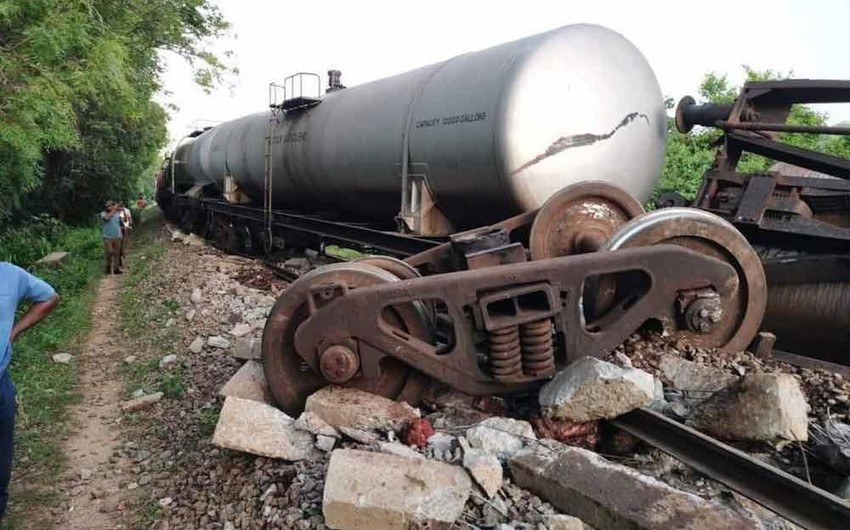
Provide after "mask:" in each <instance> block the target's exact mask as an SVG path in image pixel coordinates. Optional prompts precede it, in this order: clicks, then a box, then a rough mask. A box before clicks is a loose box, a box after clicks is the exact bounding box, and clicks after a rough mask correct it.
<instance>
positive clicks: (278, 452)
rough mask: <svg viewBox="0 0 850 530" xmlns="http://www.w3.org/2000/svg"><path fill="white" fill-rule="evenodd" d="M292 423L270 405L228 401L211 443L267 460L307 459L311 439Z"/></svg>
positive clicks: (245, 401)
mask: <svg viewBox="0 0 850 530" xmlns="http://www.w3.org/2000/svg"><path fill="white" fill-rule="evenodd" d="M292 423H293V420H292V418H290V417H289V416H287V415H286V414H284V413H283V412H281V411H280V410H278V409H276V408H274V407H272V406H270V405H266V404H265V403H260V402H258V401H251V400H248V399H240V398H235V397H228V398H227V399H225V401H224V406H223V407H222V409H221V415H220V416H219V418H218V424H217V425H216V428H215V434H214V435H213V443H214V444H215V445H217V446H219V447H225V448H227V449H234V450H236V451H243V452H246V453H252V454H255V455H260V456H267V457H269V458H282V459H284V460H303V459H305V458H310V457H311V456H312V455H313V436H312V435H311V434H309V433H306V432H304V431H299V430H297V429H296V428H295V427H293V426H292Z"/></svg>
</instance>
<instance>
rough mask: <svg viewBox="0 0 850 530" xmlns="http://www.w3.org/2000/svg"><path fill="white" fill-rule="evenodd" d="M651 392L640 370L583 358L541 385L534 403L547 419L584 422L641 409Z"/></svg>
mask: <svg viewBox="0 0 850 530" xmlns="http://www.w3.org/2000/svg"><path fill="white" fill-rule="evenodd" d="M654 389H655V382H654V378H653V377H652V375H651V374H648V373H646V372H644V371H643V370H638V369H636V368H622V367H619V366H616V365H614V364H611V363H607V362H605V361H601V360H599V359H596V358H594V357H583V358H581V359H579V360H578V361H576V362H574V363H573V364H571V365H569V366H568V367H567V368H566V369H564V370H562V371H560V372H559V373H558V374H557V375H555V378H554V379H552V380H551V381H549V382H548V383H546V384H545V385H543V387H542V388H541V389H540V395H539V397H538V401H539V403H540V407H541V408H542V409H543V413H544V415H546V416H547V417H550V418H554V419H559V420H569V421H574V422H585V421H592V420H599V419H605V418H616V417H617V416H620V415H621V414H625V413H626V412H629V411H631V410H634V409H636V408H639V407H642V406H644V405H646V404H648V403H649V402H650V401H652V398H653V393H654Z"/></svg>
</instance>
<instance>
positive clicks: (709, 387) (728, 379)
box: [658, 355, 738, 401]
mask: <svg viewBox="0 0 850 530" xmlns="http://www.w3.org/2000/svg"><path fill="white" fill-rule="evenodd" d="M658 367H659V368H660V369H661V374H662V375H663V377H664V379H665V380H666V381H668V382H669V383H670V384H671V385H672V386H673V388H675V389H676V390H682V391H683V392H685V393H686V394H687V396H688V398H689V399H693V400H698V401H701V400H705V399H708V398H710V397H711V396H712V394H714V393H715V392H718V391H720V390H723V389H724V388H726V387H727V386H729V385H731V384H733V383H735V382H736V381H737V380H738V378H737V377H735V376H734V375H732V374H729V373H727V372H725V371H723V370H720V369H718V368H714V367H712V366H707V365H705V364H701V363H695V362H693V361H688V360H687V359H682V358H681V357H676V356H675V355H662V356H661V358H659V360H658Z"/></svg>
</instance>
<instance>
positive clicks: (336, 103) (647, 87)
mask: <svg viewBox="0 0 850 530" xmlns="http://www.w3.org/2000/svg"><path fill="white" fill-rule="evenodd" d="M331 73H333V74H334V75H332V76H331V86H330V88H329V91H328V92H327V93H326V94H324V95H322V96H321V97H319V96H318V95H315V96H314V97H311V96H310V95H306V94H303V93H297V92H293V91H289V93H288V94H287V95H286V97H285V98H284V100H283V102H282V103H281V104H280V105H273V106H272V108H270V109H269V110H266V111H263V112H258V113H256V114H252V115H249V116H245V117H242V118H239V119H236V120H233V121H229V122H226V123H222V124H220V125H218V126H216V127H213V128H210V129H208V130H205V131H202V132H199V133H197V134H195V135H193V136H192V137H191V138H188V139H186V140H185V141H183V142H182V143H181V144H180V145H179V146H178V147H177V149H176V150H175V152H174V153H173V158H172V160H171V161H170V163H169V164H167V165H166V175H165V176H164V179H163V183H164V184H165V187H166V188H167V189H166V190H164V191H167V192H172V191H173V192H176V193H178V194H179V193H184V192H186V191H187V190H190V189H192V188H193V187H196V186H200V187H201V188H202V189H203V194H204V195H205V196H221V194H222V193H223V192H226V191H234V190H238V191H239V192H240V193H235V194H230V195H228V196H229V197H231V198H232V197H239V200H240V202H246V201H250V203H251V204H253V205H255V206H258V207H266V208H273V209H287V210H296V211H301V212H328V211H330V212H333V213H334V214H335V215H336V216H337V218H342V219H345V220H348V221H359V222H364V221H365V222H373V223H377V224H378V225H380V226H382V227H386V226H389V225H393V226H397V227H398V228H399V229H400V230H401V231H402V232H407V233H412V234H419V235H423V236H435V235H447V234H449V233H453V232H456V231H458V230H461V229H466V228H471V227H475V226H480V225H483V224H486V223H492V222H495V221H498V220H501V219H504V218H505V217H507V216H509V215H512V214H516V213H520V212H525V211H531V210H534V209H537V208H539V207H540V206H541V205H542V204H543V203H544V202H545V201H546V200H547V199H548V198H549V197H551V196H552V195H553V194H554V193H555V192H556V191H558V190H560V189H562V188H564V187H565V186H567V185H569V184H573V183H577V182H581V181H586V180H595V181H601V182H609V183H613V184H616V185H617V186H619V187H620V188H622V189H623V190H625V191H626V192H628V193H629V194H631V195H632V196H634V197H636V198H638V199H639V200H646V199H647V198H648V197H649V195H650V193H651V191H652V189H653V186H654V184H655V183H656V181H657V179H658V178H659V175H660V167H661V164H662V159H663V154H664V145H665V135H666V115H665V109H664V104H663V100H662V95H661V91H660V89H659V86H658V82H657V81H656V78H655V76H654V74H653V72H652V69H651V68H650V66H649V64H648V63H647V61H646V60H645V59H644V57H643V56H642V55H641V53H640V52H639V51H638V49H637V48H635V47H634V46H633V45H632V44H631V43H630V42H629V41H628V40H626V39H625V38H624V37H622V36H621V35H619V34H617V33H615V32H614V31H611V30H609V29H606V28H603V27H599V26H594V25H587V24H580V25H572V26H566V27H562V28H559V29H555V30H553V31H549V32H546V33H542V34H539V35H534V36H531V37H527V38H523V39H520V40H517V41H514V42H510V43H506V44H502V45H499V46H495V47H493V48H489V49H486V50H482V51H478V52H474V53H467V54H464V55H460V56H457V57H454V58H452V59H449V60H447V61H443V62H440V63H436V64H432V65H430V66H425V67H422V68H419V69H416V70H413V71H410V72H406V73H403V74H400V75H396V76H393V77H389V78H386V79H381V80H378V81H373V82H370V83H366V84H364V85H360V86H355V87H351V88H342V87H341V85H340V84H339V83H338V80H339V78H338V74H339V73H338V72H336V71H331ZM195 189H196V190H198V189H199V188H195Z"/></svg>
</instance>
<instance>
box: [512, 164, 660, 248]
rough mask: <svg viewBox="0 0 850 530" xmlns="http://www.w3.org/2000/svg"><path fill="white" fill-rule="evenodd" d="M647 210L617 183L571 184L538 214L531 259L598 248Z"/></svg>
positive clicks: (547, 202) (531, 246) (533, 225)
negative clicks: (616, 184)
mask: <svg viewBox="0 0 850 530" xmlns="http://www.w3.org/2000/svg"><path fill="white" fill-rule="evenodd" d="M643 213H644V209H643V206H641V204H640V203H639V202H638V201H637V200H636V199H635V198H634V197H632V196H631V195H629V194H628V193H627V192H625V191H624V190H622V189H620V188H618V187H617V186H614V185H613V184H609V183H607V182H596V181H588V182H581V183H579V184H574V185H572V186H567V187H566V188H564V189H562V190H561V191H559V192H558V193H556V194H555V195H553V196H552V197H550V198H549V200H547V201H546V203H544V204H543V206H542V207H541V208H540V211H538V212H537V215H536V216H535V217H534V223H533V224H532V225H531V235H530V236H529V243H528V247H529V250H530V252H531V259H533V260H538V259H545V258H556V257H560V256H570V255H573V254H584V253H587V252H596V251H597V250H599V249H600V248H602V247H603V246H604V245H605V242H606V241H608V239H609V238H610V237H611V236H612V235H613V234H614V232H616V231H617V230H618V229H619V228H620V227H621V226H623V225H624V224H626V223H627V222H628V221H629V220H631V219H633V218H635V217H637V216H638V215H641V214H643Z"/></svg>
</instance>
